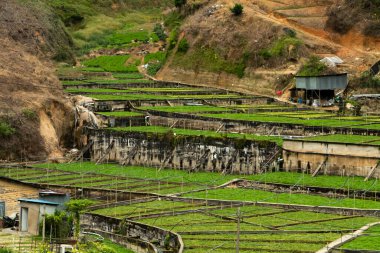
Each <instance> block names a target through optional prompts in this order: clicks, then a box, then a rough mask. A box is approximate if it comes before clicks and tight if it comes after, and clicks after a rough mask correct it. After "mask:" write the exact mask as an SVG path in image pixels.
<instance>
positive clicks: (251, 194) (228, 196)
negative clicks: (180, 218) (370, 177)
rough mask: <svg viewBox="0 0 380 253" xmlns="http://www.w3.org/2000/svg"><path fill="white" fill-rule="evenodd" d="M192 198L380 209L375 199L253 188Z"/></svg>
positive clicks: (193, 196) (210, 193)
mask: <svg viewBox="0 0 380 253" xmlns="http://www.w3.org/2000/svg"><path fill="white" fill-rule="evenodd" d="M185 196H186V197H190V198H202V199H220V200H239V201H253V202H256V201H258V202H271V203H283V204H298V205H311V206H332V207H349V208H361V209H379V208H380V202H378V201H373V200H363V199H352V198H328V197H323V196H317V195H309V194H301V193H292V192H291V191H290V192H289V193H274V192H268V191H262V190H252V189H217V190H210V191H202V192H195V193H188V194H186V195H185Z"/></svg>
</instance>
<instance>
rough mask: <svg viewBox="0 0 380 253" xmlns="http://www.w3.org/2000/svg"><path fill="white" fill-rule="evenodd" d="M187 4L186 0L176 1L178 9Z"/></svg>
mask: <svg viewBox="0 0 380 253" xmlns="http://www.w3.org/2000/svg"><path fill="white" fill-rule="evenodd" d="M185 4H186V0H174V5H175V7H177V8H181V7H182V6H183V5H185Z"/></svg>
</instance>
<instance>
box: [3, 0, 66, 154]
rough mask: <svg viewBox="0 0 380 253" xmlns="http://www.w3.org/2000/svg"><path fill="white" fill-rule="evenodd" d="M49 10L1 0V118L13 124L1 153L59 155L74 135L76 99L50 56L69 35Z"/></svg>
mask: <svg viewBox="0 0 380 253" xmlns="http://www.w3.org/2000/svg"><path fill="white" fill-rule="evenodd" d="M49 15H50V14H49ZM49 15H48V12H46V13H42V12H39V13H36V12H33V11H32V9H30V8H29V6H27V5H20V4H19V3H18V2H16V1H12V0H9V1H8V0H7V1H1V2H0V32H1V34H2V36H1V39H0V90H1V92H0V122H1V123H2V124H3V126H4V124H5V125H6V126H7V127H10V128H11V134H9V133H8V134H2V135H0V140H1V141H0V159H8V160H20V159H23V160H24V159H44V158H46V157H48V156H60V155H61V150H60V146H61V144H64V143H67V142H69V141H70V132H71V125H72V122H71V120H72V108H71V104H70V102H69V101H68V99H67V98H66V97H65V95H64V93H63V91H62V89H61V86H60V83H59V80H58V79H57V77H56V76H55V74H54V68H53V66H52V64H51V63H50V62H49V60H47V59H49V58H50V57H54V55H56V54H57V53H58V52H59V50H60V49H61V48H62V47H65V46H67V45H69V41H70V40H69V39H68V37H66V35H65V33H64V30H63V29H62V28H61V27H60V26H58V25H57V24H55V23H54V22H53V23H52V22H51V20H50V19H51V17H50V16H49ZM49 20H50V21H49ZM47 24H48V25H47Z"/></svg>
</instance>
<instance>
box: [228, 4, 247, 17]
mask: <svg viewBox="0 0 380 253" xmlns="http://www.w3.org/2000/svg"><path fill="white" fill-rule="evenodd" d="M243 9H244V7H243V5H241V4H235V5H234V7H232V8H231V9H230V10H231V12H232V14H234V15H235V16H240V15H241V14H243Z"/></svg>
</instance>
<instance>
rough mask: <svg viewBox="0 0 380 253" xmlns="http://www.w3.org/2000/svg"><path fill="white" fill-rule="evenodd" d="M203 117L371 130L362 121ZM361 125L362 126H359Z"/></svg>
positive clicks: (254, 116)
mask: <svg viewBox="0 0 380 253" xmlns="http://www.w3.org/2000/svg"><path fill="white" fill-rule="evenodd" d="M204 116H207V117H212V118H218V119H230V120H243V121H257V122H271V123H282V124H295V125H304V126H318V127H348V128H362V127H364V128H368V127H369V129H373V128H372V125H369V126H364V125H363V122H362V121H350V120H339V119H307V118H306V119H298V118H292V117H285V116H278V117H274V116H265V115H261V114H245V113H244V114H243V113H239V114H233V113H220V114H204ZM360 125H362V126H360Z"/></svg>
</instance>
